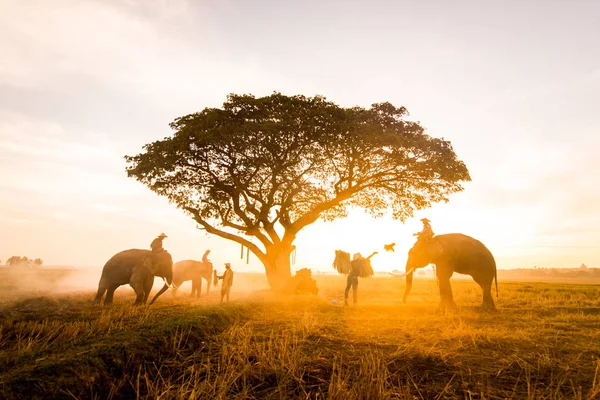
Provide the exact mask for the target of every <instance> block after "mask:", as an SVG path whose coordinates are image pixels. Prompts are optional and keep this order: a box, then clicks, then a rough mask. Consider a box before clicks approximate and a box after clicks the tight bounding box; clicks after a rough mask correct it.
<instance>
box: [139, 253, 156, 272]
mask: <svg viewBox="0 0 600 400" xmlns="http://www.w3.org/2000/svg"><path fill="white" fill-rule="evenodd" d="M157 265H158V263H155V262H153V259H152V256H148V257H146V258H144V259H143V260H142V262H141V266H142V268H146V269H147V270H148V271H150V273H151V274H152V275H156V272H157V269H158V268H157Z"/></svg>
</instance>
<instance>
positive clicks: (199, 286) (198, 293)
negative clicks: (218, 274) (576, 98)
mask: <svg viewBox="0 0 600 400" xmlns="http://www.w3.org/2000/svg"><path fill="white" fill-rule="evenodd" d="M200 296H202V277H200V278H198V283H197V284H196V297H198V298H199V297H200Z"/></svg>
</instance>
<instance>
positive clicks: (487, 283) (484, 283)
mask: <svg viewBox="0 0 600 400" xmlns="http://www.w3.org/2000/svg"><path fill="white" fill-rule="evenodd" d="M480 275H483V274H475V275H472V276H473V280H474V281H475V282H477V284H478V285H479V286H480V287H481V291H482V293H483V303H482V304H481V308H482V309H484V310H495V309H496V305H495V304H494V298H493V297H492V282H493V279H490V277H488V276H480Z"/></svg>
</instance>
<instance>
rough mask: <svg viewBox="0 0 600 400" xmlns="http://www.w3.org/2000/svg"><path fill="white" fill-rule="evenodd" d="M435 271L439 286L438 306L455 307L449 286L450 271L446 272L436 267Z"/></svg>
mask: <svg viewBox="0 0 600 400" xmlns="http://www.w3.org/2000/svg"><path fill="white" fill-rule="evenodd" d="M436 273H437V277H438V283H439V286H440V301H441V303H440V308H442V309H453V308H456V304H455V303H454V298H453V296H452V286H450V277H451V276H452V271H449V272H446V271H445V270H443V269H441V268H439V267H438V268H437V271H436Z"/></svg>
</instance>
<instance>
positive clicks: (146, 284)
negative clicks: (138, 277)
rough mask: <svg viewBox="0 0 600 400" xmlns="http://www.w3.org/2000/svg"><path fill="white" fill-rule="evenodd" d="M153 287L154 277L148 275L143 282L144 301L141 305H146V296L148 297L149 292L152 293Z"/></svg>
mask: <svg viewBox="0 0 600 400" xmlns="http://www.w3.org/2000/svg"><path fill="white" fill-rule="evenodd" d="M153 285H154V275H150V276H149V277H148V278H146V280H145V281H144V300H143V303H144V304H146V302H147V301H148V296H150V292H151V291H152V286H153Z"/></svg>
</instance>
